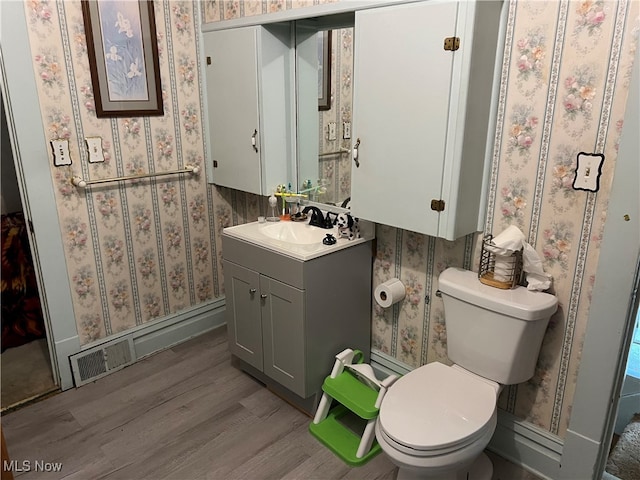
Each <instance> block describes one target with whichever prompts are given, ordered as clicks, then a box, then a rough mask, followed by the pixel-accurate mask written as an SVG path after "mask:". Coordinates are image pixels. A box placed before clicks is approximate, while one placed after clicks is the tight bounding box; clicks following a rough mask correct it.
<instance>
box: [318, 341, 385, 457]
mask: <svg viewBox="0 0 640 480" xmlns="http://www.w3.org/2000/svg"><path fill="white" fill-rule="evenodd" d="M363 358H364V355H363V354H362V352H361V351H359V350H351V349H350V348H347V349H346V350H344V351H342V352H341V353H339V354H338V355H336V361H335V364H334V365H333V370H332V371H331V375H329V376H328V377H327V378H325V380H324V383H323V384H322V391H323V394H322V398H321V399H320V403H319V405H318V410H317V411H316V415H315V417H314V419H313V422H312V423H311V425H309V431H310V432H311V434H312V435H313V436H315V437H316V438H317V439H318V440H320V442H322V443H323V444H324V445H325V446H326V447H327V448H329V450H331V451H332V452H333V453H335V454H336V455H337V456H338V457H340V458H341V459H342V460H343V461H344V462H346V463H347V464H349V465H352V466H359V465H363V464H365V463H366V462H368V461H369V460H371V459H372V458H373V457H375V456H376V455H377V454H378V453H380V445H379V444H378V442H376V441H375V431H374V427H375V423H376V419H377V418H378V411H379V408H380V404H381V403H382V399H383V398H384V395H385V394H386V392H387V389H388V388H389V387H390V386H391V385H392V384H393V382H395V381H396V379H397V378H398V377H397V376H396V375H389V376H388V377H387V378H385V379H384V380H382V381H381V380H378V379H377V378H376V376H375V374H374V372H373V369H372V368H371V365H369V364H366V363H362V361H363ZM333 400H335V401H336V402H337V403H338V405H336V406H335V407H334V408H332V409H331V410H329V409H330V408H331V403H332V401H333ZM351 413H353V414H355V415H356V416H357V417H359V418H360V419H362V420H364V421H366V427H365V428H364V432H363V433H362V435H361V436H360V435H358V434H356V433H355V432H354V431H353V430H352V429H350V428H349V427H348V426H346V424H345V423H344V422H343V421H341V419H344V418H345V417H346V416H347V415H350V414H351Z"/></svg>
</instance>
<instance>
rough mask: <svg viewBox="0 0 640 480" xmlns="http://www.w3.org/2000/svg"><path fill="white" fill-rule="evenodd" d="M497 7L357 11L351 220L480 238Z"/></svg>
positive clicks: (464, 4)
mask: <svg viewBox="0 0 640 480" xmlns="http://www.w3.org/2000/svg"><path fill="white" fill-rule="evenodd" d="M501 7H502V3H501V2H493V1H478V2H470V1H459V2H456V1H451V2H431V1H426V2H417V3H411V4H404V5H397V6H391V7H384V8H375V9H369V10H365V11H358V12H356V17H355V45H354V50H355V54H354V55H355V61H354V63H355V65H354V88H353V92H354V93H353V95H354V99H353V102H354V106H353V141H354V145H353V161H354V165H353V166H352V184H351V189H352V190H351V193H352V200H351V208H352V212H353V214H354V215H356V216H359V217H360V218H364V219H367V220H371V221H374V222H377V223H382V224H385V225H390V226H394V227H398V228H402V229H406V230H411V231H415V232H419V233H423V234H427V235H430V236H435V237H442V238H446V239H449V240H454V239H455V238H458V237H460V236H462V235H465V234H468V233H471V232H475V231H476V230H478V223H479V222H478V216H479V213H480V211H481V205H482V204H483V203H484V202H483V198H482V193H483V192H482V190H483V178H484V177H485V174H484V171H485V150H486V147H487V136H488V135H487V134H488V132H489V131H490V121H491V120H490V118H491V115H490V112H491V105H492V100H491V99H492V89H493V74H494V68H495V59H496V51H497V50H498V48H497V47H498V32H499V31H500V17H501ZM381 32H383V33H381Z"/></svg>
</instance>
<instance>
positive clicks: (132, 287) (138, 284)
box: [24, 0, 244, 344]
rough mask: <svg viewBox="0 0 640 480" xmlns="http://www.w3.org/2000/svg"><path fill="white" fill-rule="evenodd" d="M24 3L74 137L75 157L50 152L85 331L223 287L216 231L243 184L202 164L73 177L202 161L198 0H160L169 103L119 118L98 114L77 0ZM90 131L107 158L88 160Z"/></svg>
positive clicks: (46, 84)
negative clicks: (216, 178)
mask: <svg viewBox="0 0 640 480" xmlns="http://www.w3.org/2000/svg"><path fill="white" fill-rule="evenodd" d="M24 6H25V11H26V14H27V19H28V27H29V36H30V43H31V51H32V61H33V64H34V70H35V72H36V76H37V80H38V82H37V83H38V91H39V98H40V105H41V112H42V120H43V124H44V126H45V132H46V135H47V137H48V138H47V140H53V139H66V140H68V141H69V148H70V155H71V158H72V162H73V163H72V165H70V166H64V167H54V166H53V161H50V163H49V164H50V166H51V177H52V182H53V183H54V186H55V188H54V190H55V195H56V203H57V207H58V213H59V217H60V224H61V227H62V235H63V239H64V246H65V252H64V253H65V257H66V261H67V269H68V271H67V274H68V276H69V279H70V283H71V287H72V298H73V303H74V311H75V318H76V323H77V326H78V333H79V336H80V339H81V343H82V344H89V343H91V342H95V341H97V340H100V339H103V338H105V337H108V336H109V335H112V334H115V333H118V332H121V331H124V330H127V329H130V328H132V327H135V326H137V325H141V324H143V323H145V322H149V321H151V320H153V319H157V318H161V317H164V316H166V315H169V314H172V313H175V312H178V311H180V310H182V309H184V308H187V307H190V306H193V305H196V304H198V303H201V302H204V301H207V300H210V299H213V298H216V297H221V296H223V291H222V276H221V273H222V271H221V270H222V269H221V264H220V255H221V252H220V247H219V245H220V238H219V237H220V232H221V229H222V227H223V226H225V225H227V224H229V222H230V221H232V218H235V219H236V220H237V215H235V216H232V215H229V214H226V213H225V212H227V211H230V210H231V208H232V205H233V203H234V202H235V198H236V197H237V196H238V195H237V194H235V193H229V192H225V191H222V190H217V189H214V188H211V187H210V186H209V185H208V184H207V183H206V176H205V175H204V174H200V175H175V176H164V177H157V178H153V179H142V180H132V181H128V182H117V183H109V184H102V185H95V186H92V187H90V188H86V189H78V188H75V187H74V186H73V185H72V184H71V183H70V178H71V177H72V176H74V175H77V176H80V177H82V178H84V179H92V180H95V179H104V178H111V177H116V176H122V175H132V174H138V173H152V172H163V171H168V170H175V169H178V168H182V167H184V165H187V164H191V165H197V166H200V167H202V168H204V140H203V139H204V136H205V132H204V130H203V121H202V118H203V117H202V111H203V101H202V92H201V87H200V81H199V78H200V77H201V74H200V71H199V69H200V66H199V62H198V55H199V48H200V46H199V44H198V42H197V38H198V33H199V28H198V26H197V25H196V22H195V18H196V14H197V10H194V8H197V5H196V4H195V3H192V2H187V1H185V2H179V1H172V2H161V1H157V2H154V10H155V23H156V29H157V44H158V51H159V59H160V77H161V85H162V98H163V102H164V112H165V113H164V115H163V116H162V117H131V118H128V117H125V118H111V119H103V118H100V119H99V118H97V117H96V114H95V104H94V97H93V88H92V84H91V77H90V71H89V58H88V55H87V44H86V38H85V32H84V27H83V16H82V9H81V4H80V2H79V1H49V0H40V1H25V2H24ZM125 33H126V32H125ZM123 34H124V33H123ZM87 137H100V139H101V141H102V148H103V154H104V162H101V163H89V161H88V154H87V148H86V144H85V138H87ZM241 220H244V219H243V218H241Z"/></svg>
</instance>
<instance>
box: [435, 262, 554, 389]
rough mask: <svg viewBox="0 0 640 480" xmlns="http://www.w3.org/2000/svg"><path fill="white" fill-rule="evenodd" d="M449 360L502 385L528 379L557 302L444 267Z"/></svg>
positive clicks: (441, 283) (442, 289) (544, 295)
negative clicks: (492, 285)
mask: <svg viewBox="0 0 640 480" xmlns="http://www.w3.org/2000/svg"><path fill="white" fill-rule="evenodd" d="M439 290H440V292H441V293H442V300H443V301H444V318H445V325H446V328H447V355H448V357H449V359H450V360H451V361H452V362H453V363H455V364H457V365H459V366H461V367H463V368H465V369H466V370H469V371H471V372H473V373H476V374H477V375H480V376H482V377H485V378H488V379H491V380H493V381H496V382H498V383H501V384H503V385H512V384H516V383H521V382H525V381H527V380H528V379H530V378H531V377H532V376H533V374H534V371H535V367H536V362H537V360H538V354H539V353H540V346H541V345H542V339H543V337H544V333H545V331H546V329H547V324H548V323H549V319H550V318H551V316H552V315H553V314H554V313H555V311H556V310H557V308H558V300H557V299H556V297H555V296H553V295H549V294H548V293H542V292H532V291H529V290H527V289H526V288H525V287H516V288H513V289H510V290H501V289H499V288H495V287H490V286H488V285H484V284H482V283H480V281H479V280H478V276H477V274H476V273H474V272H471V271H469V270H463V269H460V268H448V269H446V270H445V271H444V272H442V273H441V274H440V277H439Z"/></svg>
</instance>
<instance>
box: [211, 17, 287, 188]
mask: <svg viewBox="0 0 640 480" xmlns="http://www.w3.org/2000/svg"><path fill="white" fill-rule="evenodd" d="M203 38H204V51H205V56H206V57H207V65H206V68H205V72H206V83H207V85H206V87H207V114H208V118H209V138H210V143H211V157H212V160H213V165H212V167H213V169H212V171H213V173H212V177H213V183H215V184H216V185H222V186H225V187H230V188H234V189H237V190H242V191H245V192H251V193H255V194H257V195H267V194H269V193H271V191H273V190H274V189H275V187H276V186H277V185H279V184H282V183H285V184H288V183H289V182H294V183H295V179H294V178H293V173H292V172H293V164H292V162H293V158H294V152H295V135H294V130H293V129H294V119H295V102H294V98H295V88H294V85H293V79H294V71H295V70H294V69H295V67H294V48H293V43H292V42H293V40H292V36H291V32H290V29H289V27H288V26H286V25H269V26H265V27H243V28H234V29H230V30H221V31H213V32H205V33H204V34H203Z"/></svg>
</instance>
